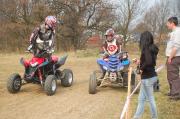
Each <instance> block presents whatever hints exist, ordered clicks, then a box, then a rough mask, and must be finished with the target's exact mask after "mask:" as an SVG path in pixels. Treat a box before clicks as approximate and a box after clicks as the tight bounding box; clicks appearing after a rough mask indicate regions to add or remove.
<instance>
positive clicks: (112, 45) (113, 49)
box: [97, 28, 121, 79]
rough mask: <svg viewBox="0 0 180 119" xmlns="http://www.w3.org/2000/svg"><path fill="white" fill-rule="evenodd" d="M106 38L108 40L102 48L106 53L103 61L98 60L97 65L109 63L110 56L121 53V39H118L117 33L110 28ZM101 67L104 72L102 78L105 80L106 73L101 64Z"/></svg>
mask: <svg viewBox="0 0 180 119" xmlns="http://www.w3.org/2000/svg"><path fill="white" fill-rule="evenodd" d="M105 38H106V40H105V42H104V44H103V46H102V48H103V51H104V56H103V59H98V60H97V63H98V62H101V60H105V61H107V58H108V57H109V56H110V55H113V54H116V53H118V52H121V43H119V40H120V39H118V38H120V37H117V36H116V35H115V32H114V30H113V29H112V28H110V29H108V30H107V31H106V33H105ZM98 64H99V63H98ZM99 66H100V68H101V70H102V76H101V77H100V78H101V79H102V78H104V76H105V73H106V71H105V70H104V69H103V68H102V66H101V65H100V64H99Z"/></svg>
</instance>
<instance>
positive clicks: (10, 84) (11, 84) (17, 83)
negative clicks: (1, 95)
mask: <svg viewBox="0 0 180 119" xmlns="http://www.w3.org/2000/svg"><path fill="white" fill-rule="evenodd" d="M21 84H22V79H21V76H20V75H19V74H17V73H14V74H12V75H11V76H10V77H9V78H8V81H7V89H8V91H9V92H10V93H17V92H19V90H20V89H21Z"/></svg>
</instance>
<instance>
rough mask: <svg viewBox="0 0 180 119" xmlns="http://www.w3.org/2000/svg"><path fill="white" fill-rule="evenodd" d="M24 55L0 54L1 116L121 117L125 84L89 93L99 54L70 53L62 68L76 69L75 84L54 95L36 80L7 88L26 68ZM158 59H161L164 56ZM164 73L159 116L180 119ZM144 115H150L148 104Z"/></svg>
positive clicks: (12, 118) (46, 118)
mask: <svg viewBox="0 0 180 119" xmlns="http://www.w3.org/2000/svg"><path fill="white" fill-rule="evenodd" d="M22 56H24V57H25V58H30V57H31V55H27V54H22V55H20V54H18V55H16V54H6V55H5V54H0V57H1V58H0V60H1V61H0V119H119V117H120V113H121V111H122V108H123V106H124V103H125V100H126V94H127V89H126V88H111V87H106V88H101V89H100V90H98V93H97V94H95V95H90V94H89V93H88V85H89V76H90V74H91V73H92V71H93V70H97V69H98V67H97V65H96V57H85V58H83V57H79V58H78V57H77V56H75V55H70V56H69V57H68V60H67V62H66V64H65V65H64V66H63V67H62V69H64V68H70V69H72V70H73V73H74V84H73V86H72V87H68V88H65V87H62V86H61V85H59V86H58V89H57V92H56V94H55V95H53V96H47V95H46V94H45V92H44V91H43V89H42V87H41V86H40V85H37V84H28V85H24V86H23V87H22V88H21V90H20V92H19V93H17V94H10V93H9V92H8V91H7V89H6V82H7V78H8V76H9V75H10V74H12V73H15V72H19V73H20V74H21V75H22V74H23V70H24V68H23V66H21V65H20V64H19V59H20V57H22ZM159 59H160V60H159V61H160V62H162V61H163V60H164V59H162V58H161V57H160V58H159ZM159 61H158V62H159ZM158 64H159V63H158ZM165 73H166V72H165V71H162V73H160V74H159V79H160V83H161V90H160V92H157V93H155V99H156V104H157V108H158V117H159V119H180V110H179V106H180V103H179V102H180V101H170V100H168V98H167V96H164V93H166V92H167V91H168V84H167V81H166V74H165ZM58 84H60V83H59V82H58ZM137 96H138V95H134V96H133V98H132V101H131V110H130V111H131V115H133V113H134V111H135V109H136V106H137ZM142 119H150V111H149V107H148V106H146V108H145V113H144V114H143V116H142Z"/></svg>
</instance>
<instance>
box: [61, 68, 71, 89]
mask: <svg viewBox="0 0 180 119" xmlns="http://www.w3.org/2000/svg"><path fill="white" fill-rule="evenodd" d="M62 72H63V74H64V77H63V78H62V79H61V85H62V86H64V87H70V86H71V85H72V84H73V72H72V70H70V69H64V70H63V71H62Z"/></svg>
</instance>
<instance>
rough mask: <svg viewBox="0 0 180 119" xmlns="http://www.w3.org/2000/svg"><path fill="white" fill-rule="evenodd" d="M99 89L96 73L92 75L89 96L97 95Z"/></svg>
mask: <svg viewBox="0 0 180 119" xmlns="http://www.w3.org/2000/svg"><path fill="white" fill-rule="evenodd" d="M96 87H97V79H96V75H95V73H93V74H91V75H90V79H89V94H95V93H96Z"/></svg>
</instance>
